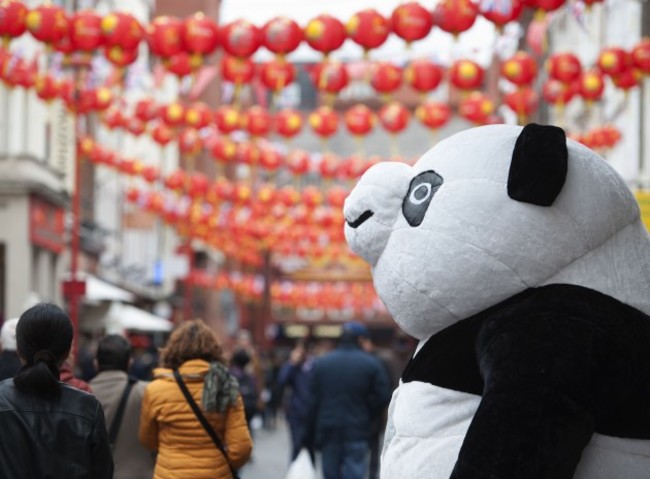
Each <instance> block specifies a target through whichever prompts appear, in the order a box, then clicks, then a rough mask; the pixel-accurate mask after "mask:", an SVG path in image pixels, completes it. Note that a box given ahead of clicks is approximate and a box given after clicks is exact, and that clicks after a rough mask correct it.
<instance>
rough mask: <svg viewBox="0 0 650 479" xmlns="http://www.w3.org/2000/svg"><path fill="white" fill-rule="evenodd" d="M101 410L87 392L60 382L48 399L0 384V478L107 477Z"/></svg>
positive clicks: (107, 455) (108, 459)
mask: <svg viewBox="0 0 650 479" xmlns="http://www.w3.org/2000/svg"><path fill="white" fill-rule="evenodd" d="M112 477H113V459H112V457H111V450H110V447H109V444H108V436H107V433H106V425H105V424H104V412H103V410H102V407H101V405H100V403H99V401H98V400H97V399H96V398H95V397H94V396H93V395H91V394H88V393H85V392H83V391H80V390H78V389H75V388H73V387H72V386H68V385H66V384H63V383H62V385H61V397H60V398H59V399H56V400H53V401H48V400H46V399H42V398H40V397H37V396H34V395H31V394H26V393H24V392H21V391H19V390H18V389H16V387H15V386H14V381H13V379H7V380H5V381H2V382H0V479H110V478H112Z"/></svg>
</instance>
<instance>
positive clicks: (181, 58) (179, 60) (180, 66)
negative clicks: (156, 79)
mask: <svg viewBox="0 0 650 479" xmlns="http://www.w3.org/2000/svg"><path fill="white" fill-rule="evenodd" d="M197 58H198V57H194V56H192V55H190V54H189V53H187V52H180V53H177V54H176V55H174V56H172V57H168V58H164V59H163V66H164V67H165V70H167V71H168V72H169V73H172V74H173V75H175V76H177V77H178V78H183V77H185V76H187V75H189V74H190V73H192V72H193V71H195V70H196V69H197V68H199V67H200V66H201V63H200V61H201V60H200V58H199V59H198V60H197Z"/></svg>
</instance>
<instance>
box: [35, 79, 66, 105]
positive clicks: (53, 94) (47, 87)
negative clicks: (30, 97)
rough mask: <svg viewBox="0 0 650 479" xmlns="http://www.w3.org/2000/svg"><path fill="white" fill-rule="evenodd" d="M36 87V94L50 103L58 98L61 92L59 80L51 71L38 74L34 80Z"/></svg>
mask: <svg viewBox="0 0 650 479" xmlns="http://www.w3.org/2000/svg"><path fill="white" fill-rule="evenodd" d="M34 88H35V90H36V95H37V96H38V97H39V98H40V99H41V100H43V101H46V102H48V103H49V102H51V101H52V100H54V99H55V98H57V97H58V96H59V93H60V85H59V82H58V81H57V80H56V78H54V77H53V76H52V75H50V74H49V73H47V74H41V75H38V76H37V77H36V80H35V81H34Z"/></svg>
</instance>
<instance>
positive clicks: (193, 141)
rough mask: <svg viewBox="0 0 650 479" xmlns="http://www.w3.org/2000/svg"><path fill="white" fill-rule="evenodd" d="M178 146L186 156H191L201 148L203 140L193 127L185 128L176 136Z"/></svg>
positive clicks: (199, 151)
mask: <svg viewBox="0 0 650 479" xmlns="http://www.w3.org/2000/svg"><path fill="white" fill-rule="evenodd" d="M178 148H179V149H180V151H181V152H182V153H184V154H186V155H187V156H190V157H193V156H196V155H198V154H199V153H201V151H202V150H203V141H202V140H201V137H200V136H199V132H198V131H196V130H195V129H194V128H186V129H184V130H183V131H181V134H180V135H179V137H178Z"/></svg>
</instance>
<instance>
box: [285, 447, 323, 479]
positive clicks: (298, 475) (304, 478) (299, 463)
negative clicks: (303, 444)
mask: <svg viewBox="0 0 650 479" xmlns="http://www.w3.org/2000/svg"><path fill="white" fill-rule="evenodd" d="M285 479H316V468H315V467H314V463H313V462H311V457H310V456H309V451H307V449H304V448H303V449H301V450H300V453H299V454H298V457H296V458H295V459H294V461H293V462H292V463H291V465H290V466H289V470H288V471H287V475H286V477H285Z"/></svg>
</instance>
